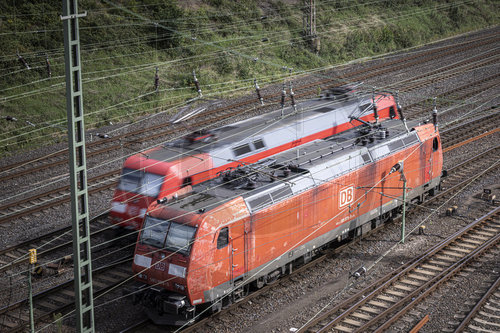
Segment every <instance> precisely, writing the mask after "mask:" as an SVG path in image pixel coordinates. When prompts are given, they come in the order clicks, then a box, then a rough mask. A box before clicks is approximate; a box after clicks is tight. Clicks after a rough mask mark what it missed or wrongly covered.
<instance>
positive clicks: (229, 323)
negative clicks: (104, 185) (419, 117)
mask: <svg viewBox="0 0 500 333" xmlns="http://www.w3.org/2000/svg"><path fill="white" fill-rule="evenodd" d="M492 31H498V28H492V29H491V30H489V31H485V32H477V33H473V34H471V35H466V36H460V37H457V38H454V39H447V40H445V41H441V42H439V43H436V44H431V45H427V46H425V47H423V48H422V49H434V48H437V47H440V46H444V45H450V44H457V43H461V42H463V41H466V40H469V39H471V38H472V37H474V36H478V35H481V34H484V33H491V32H492ZM491 47H492V46H491V45H490V46H482V47H478V48H476V49H474V50H468V51H465V52H462V53H460V54H455V55H449V56H446V57H443V58H439V60H438V61H433V62H429V63H425V64H422V65H419V66H414V67H408V68H402V69H401V70H400V71H398V72H391V73H390V74H384V75H379V76H377V77H375V78H372V79H369V80H367V81H365V82H364V86H366V87H369V86H376V87H377V88H387V89H401V90H403V88H404V87H405V86H408V85H411V84H412V83H414V82H413V81H412V78H414V77H417V76H420V75H421V74H423V73H428V72H430V71H433V70H436V69H439V68H441V67H443V66H445V65H449V64H452V63H455V62H458V61H460V60H463V59H468V58H470V57H473V56H477V55H478V54H480V53H482V52H485V51H488V50H489V49H491ZM419 50H420V49H417V50H413V51H412V52H418V51H419ZM405 54H406V53H401V54H394V55H390V56H387V57H384V58H382V59H377V60H372V61H361V62H359V63H354V64H350V65H347V66H340V67H338V68H336V69H335V73H336V74H337V75H342V74H346V73H349V72H352V71H354V70H360V69H363V68H370V67H371V66H374V65H376V64H378V63H380V62H386V61H390V60H393V59H396V58H398V57H404V56H405ZM497 72H498V64H496V65H489V66H488V67H487V68H479V69H474V70H469V71H467V72H465V73H462V74H458V75H454V76H451V77H450V78H448V79H446V80H444V81H439V80H436V81H437V82H436V84H433V85H430V86H427V87H422V88H419V89H416V90H411V91H409V92H407V93H403V92H402V93H401V95H400V96H401V104H402V105H403V107H404V106H405V105H409V104H411V103H414V102H416V101H420V100H422V99H430V98H432V97H433V96H436V95H439V94H441V93H443V92H445V91H449V90H450V89H453V88H455V87H459V86H463V85H465V84H467V83H472V82H476V81H478V80H480V79H481V78H484V77H489V76H491V75H492V73H497ZM443 75H444V74H443ZM437 77H440V75H438V76H437ZM304 80H309V81H313V80H316V78H307V79H304ZM301 83H302V81H301ZM296 84H298V82H297V83H296ZM280 89H281V85H275V86H271V87H266V88H265V89H263V90H264V91H263V94H267V93H269V92H278V91H279V90H280ZM252 93H253V91H252ZM250 96H253V95H252V94H250ZM497 97H498V89H490V90H488V91H485V92H483V93H481V94H479V95H477V96H474V97H472V98H469V99H468V100H467V101H465V102H466V104H467V105H465V106H461V107H456V108H452V109H448V108H445V109H444V110H441V109H439V111H440V113H441V112H442V115H441V116H440V117H441V118H440V121H441V122H442V125H443V127H444V125H445V124H446V123H447V122H450V121H454V120H457V119H460V117H464V115H470V114H476V115H477V114H479V113H478V112H484V110H487V109H488V108H491V107H492V106H496V105H495V103H496V102H498V101H492V100H493V99H494V98H497ZM244 98H246V97H245V96H242V97H240V98H237V99H236V101H237V100H240V99H244ZM450 98H451V97H450ZM234 102H235V100H232V101H220V103H222V104H229V103H231V104H232V103H234ZM447 102H450V101H447ZM451 102H453V104H454V105H457V104H458V103H459V102H464V101H459V100H452V101H451ZM482 104H484V106H482V107H481V108H480V109H478V111H474V108H476V107H479V106H481V105H482ZM268 107H269V108H274V107H275V106H268ZM431 110H432V107H431V106H429V117H430V112H431ZM490 110H491V109H490ZM263 111H265V110H263ZM256 113H257V111H251V112H248V114H247V115H245V117H249V116H253V115H255V114H256ZM406 116H407V117H408V118H410V119H411V110H409V113H407V114H406ZM168 117H169V115H167V114H158V115H156V116H154V117H150V118H147V119H144V120H142V121H136V122H133V123H129V124H116V125H113V126H110V127H109V128H106V129H99V132H106V133H113V134H114V135H116V134H118V133H122V132H123V131H130V130H134V129H137V128H140V127H147V126H149V125H152V124H157V123H159V122H162V121H166V120H167V119H168ZM239 119H241V117H240V118H238V119H235V120H239ZM123 125H127V126H126V127H125V128H123V129H120V128H121V127H122V126H123ZM91 132H92V134H93V136H92V137H93V140H102V139H96V138H95V133H96V132H98V131H95V130H93V131H91ZM499 136H500V133H496V134H494V135H490V136H487V137H485V138H483V139H481V140H478V141H475V142H474V143H472V144H470V145H467V146H464V147H461V148H458V149H456V150H453V151H452V152H450V153H448V154H445V167H449V166H452V165H455V164H457V163H460V162H461V161H463V160H465V159H467V158H468V157H469V156H470V155H471V154H472V153H473V152H477V151H479V150H483V149H485V148H486V147H489V146H493V145H496V144H497V143H498V142H499ZM168 139H170V138H165V140H168ZM87 141H90V133H89V134H88V138H87ZM143 146H144V147H140V148H146V146H148V145H147V144H146V145H143ZM63 148H65V146H64V145H55V146H51V147H41V148H40V149H37V150H36V151H30V152H24V153H20V154H19V155H16V156H11V157H9V158H6V159H2V160H0V166H1V165H7V164H10V163H13V162H15V161H22V160H25V159H27V158H32V157H33V156H40V157H42V156H45V155H47V154H49V153H51V152H54V151H57V150H60V149H63ZM128 153H129V152H126V151H125V149H124V150H122V151H115V152H113V153H110V154H109V155H108V156H101V157H99V158H97V159H91V160H89V161H88V165H89V168H91V169H89V178H90V177H92V176H94V175H96V174H98V173H99V174H100V173H104V172H107V171H110V170H113V169H116V168H119V167H120V165H121V164H122V162H123V160H124V158H125V157H126V156H127V154H128ZM59 179H61V181H60V182H59V183H55V184H56V185H54V184H52V185H50V186H47V187H46V188H42V186H43V185H45V184H47V183H48V182H49V180H52V181H56V180H59ZM498 180H499V179H498V176H497V175H493V176H491V175H490V176H488V177H485V178H483V179H481V181H480V182H478V183H477V184H474V185H473V186H471V188H469V189H467V190H466V191H463V192H462V193H461V194H460V195H458V196H457V197H456V198H455V199H454V200H453V202H450V205H451V204H458V205H459V207H460V212H461V213H464V215H466V216H467V218H466V219H465V220H470V219H471V218H474V217H476V216H475V215H474V214H479V215H480V214H481V213H480V212H475V210H476V208H477V209H479V208H480V207H474V205H472V206H464V203H467V202H468V200H471V199H470V198H471V196H472V195H473V194H476V193H478V192H481V191H482V189H483V188H484V187H491V186H492V185H493V184H496V186H498V184H500V183H499V181H498ZM65 181H67V168H58V169H54V170H50V171H48V172H46V173H44V174H43V175H38V176H29V177H25V178H22V179H16V180H12V181H7V182H5V183H3V184H0V200H2V202H3V201H5V202H7V201H8V200H17V199H16V197H13V195H18V194H20V193H22V192H25V191H32V190H34V189H38V191H41V192H43V191H44V190H46V189H48V188H51V187H55V186H58V185H57V184H62V183H63V182H65ZM59 186H60V185H59ZM13 189H15V190H13ZM30 193H33V192H30ZM111 196H112V191H107V192H103V193H100V194H97V195H93V196H91V198H90V201H89V207H90V210H91V215H97V214H98V213H100V212H103V211H105V210H107V209H109V205H110V204H109V203H110V200H111ZM8 198H11V199H8ZM18 198H21V197H20V196H19V197H18ZM466 207H471V208H470V209H467V208H466ZM483 208H484V207H483ZM464 210H465V211H464ZM69 216H70V207H69V204H67V205H63V206H61V207H58V208H57V209H50V210H47V211H45V212H43V213H42V214H40V215H39V216H34V217H29V218H27V219H20V220H19V221H17V222H15V223H13V224H9V225H8V226H7V227H5V226H2V225H0V230H1V232H0V248H4V247H7V246H9V245H13V244H15V243H18V242H20V241H22V240H26V239H29V238H30V237H32V236H33V235H35V234H43V233H46V232H48V231H51V230H53V229H54V228H60V227H62V226H65V225H69V224H70V218H69ZM424 217H425V216H412V217H411V222H410V223H414V224H416V223H418V222H419V221H421V220H422V218H424ZM465 223H466V222H465V221H464V220H462V219H457V218H449V217H444V216H441V215H439V216H438V217H433V218H432V219H431V220H430V222H429V223H428V224H427V228H428V229H427V234H426V235H425V236H411V237H410V238H409V239H408V241H407V242H406V243H405V244H404V245H400V246H398V247H396V248H395V250H394V251H392V252H391V253H390V254H389V255H388V256H387V257H385V258H384V259H383V260H382V261H381V262H380V264H378V265H376V266H375V268H374V269H373V270H372V271H370V274H368V275H367V276H366V277H364V278H362V279H360V280H359V281H358V282H357V283H358V284H359V286H358V285H355V286H351V287H347V288H346V284H347V283H348V282H350V280H348V273H349V272H350V271H353V270H354V269H357V268H358V267H360V266H361V265H364V266H365V267H367V266H369V265H370V263H372V262H373V261H374V260H376V259H377V258H378V256H379V255H380V253H383V251H385V249H387V248H389V247H391V246H393V245H394V244H395V242H396V241H397V239H398V237H399V226H397V225H388V226H387V227H385V228H384V229H383V230H380V231H379V232H375V233H374V234H372V235H370V236H369V237H368V238H367V239H364V240H363V241H361V242H355V243H353V244H352V245H351V246H350V247H349V248H347V249H345V250H343V251H342V252H340V253H338V254H336V255H335V256H333V257H331V258H329V259H328V260H327V261H326V262H325V263H323V264H321V265H320V266H318V267H316V268H314V269H312V270H311V271H310V272H308V273H307V274H304V276H303V277H301V278H300V279H296V281H293V282H289V283H287V285H286V286H280V285H278V286H277V287H276V288H274V289H273V291H272V292H271V293H270V294H269V295H266V296H264V297H260V298H258V299H257V300H256V301H255V302H254V301H252V302H251V304H250V302H245V301H244V302H243V306H242V308H241V309H239V308H238V309H236V310H234V311H233V310H232V313H231V314H230V316H228V317H227V318H226V319H224V318H221V319H220V320H219V321H220V322H216V323H214V324H213V325H214V326H213V327H212V329H211V330H213V331H218V332H236V331H247V332H262V331H266V332H273V331H276V332H278V331H280V332H284V331H289V329H290V328H292V327H300V326H301V325H302V324H303V323H305V322H306V321H307V319H309V318H311V317H312V316H313V315H314V314H315V313H317V312H318V311H319V310H320V309H321V308H322V307H323V306H324V305H325V304H327V303H329V302H338V301H340V300H341V299H344V298H346V297H347V296H348V295H349V294H350V293H352V292H354V291H355V290H356V288H361V287H362V286H363V285H366V284H368V283H369V282H370V281H374V280H376V279H377V278H379V277H381V276H382V275H383V274H386V273H387V272H389V271H390V270H392V269H394V268H395V267H397V266H398V265H400V264H401V263H402V262H405V261H407V260H410V259H411V258H413V257H414V256H415V255H416V253H417V252H418V251H422V250H423V249H425V248H426V247H429V246H431V245H432V244H435V242H437V241H439V240H440V239H442V238H443V237H445V236H446V235H447V234H449V233H451V232H453V231H455V230H457V229H458V228H460V227H461V226H463V225H464V224H465ZM497 267H498V266H497ZM71 274H72V272H68V273H67V274H65V275H64V276H63V277H64V278H67V277H69V276H71ZM472 275H473V274H472ZM61 280H62V277H59V278H56V277H54V278H50V279H44V280H43V282H41V281H39V282H36V284H35V287H36V288H38V289H43V288H47V287H50V286H51V285H53V284H54V283H56V282H57V281H61ZM476 280H480V279H476ZM19 283H20V282H19ZM478 283H480V281H478ZM4 286H5V285H4ZM467 286H468V288H467V289H470V288H472V289H473V288H474V287H473V286H472V285H471V286H469V285H467ZM20 287H24V285H21V286H20ZM344 289H345V290H344ZM454 290H455V289H454V288H449V291H452V292H454ZM456 291H457V293H453V295H455V294H456V295H459V294H460V292H459V289H456ZM442 293H444V292H442ZM453 295H449V296H450V299H453V297H452V296H453ZM460 295H462V294H460ZM16 296H17V297H19V296H20V295H18V294H17V295H14V296H11V297H9V299H6V298H3V297H2V298H0V302H1V303H2V304H3V303H5V304H7V302H8V301H12V299H15V298H16ZM120 296H121V291H115V292H113V293H111V294H109V295H107V296H105V297H103V298H102V299H100V300H99V301H98V302H96V304H98V303H99V302H101V301H103V302H110V303H108V304H107V305H106V306H102V307H99V308H98V310H96V325H97V328H98V330H97V331H99V332H112V331H116V330H117V329H119V328H121V327H124V326H126V325H127V324H130V323H132V322H135V321H137V320H138V318H141V317H142V312H141V309H140V307H138V306H132V305H131V303H130V302H129V301H128V300H124V299H122V298H121V297H120ZM429 299H433V298H432V297H431V298H429ZM438 299H439V298H438ZM444 303H445V304H443V305H437V304H438V302H434V303H432V302H431V303H430V304H432V305H435V308H434V309H433V312H432V314H433V315H432V317H431V318H440V319H439V320H436V321H435V320H434V319H431V322H430V323H429V324H428V325H429V326H428V327H432V328H433V329H434V328H437V329H444V328H445V324H446V322H447V321H450V320H451V319H450V318H451V317H452V316H453V314H454V313H456V312H453V311H458V310H456V309H458V308H460V306H461V305H462V304H463V299H461V300H460V301H458V302H456V303H457V304H456V306H451V304H447V303H446V302H444ZM441 313H442V314H443V315H442V316H440V314H441ZM117 314H119V315H117ZM450 316H451V317H450ZM445 318H447V319H445ZM431 325H433V326H431ZM426 327H427V326H426ZM426 331H427V332H431V331H433V330H432V329H429V330H427V328H426Z"/></svg>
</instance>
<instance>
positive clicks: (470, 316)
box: [455, 276, 500, 333]
mask: <svg viewBox="0 0 500 333" xmlns="http://www.w3.org/2000/svg"><path fill="white" fill-rule="evenodd" d="M499 287H500V276H499V277H498V278H497V279H496V281H495V282H493V284H492V285H491V286H490V287H489V288H488V290H487V291H486V293H484V295H483V296H482V297H481V299H480V300H479V301H478V302H477V303H476V305H474V307H473V308H472V309H471V310H470V312H469V313H468V314H467V316H465V318H464V319H463V320H462V322H461V323H460V324H459V325H458V327H457V328H456V329H455V333H459V332H463V331H464V330H465V328H466V327H467V325H468V324H469V323H470V322H471V321H472V319H473V318H474V317H475V316H476V314H477V313H478V312H479V310H480V309H481V307H482V306H483V305H484V304H485V303H486V302H487V301H488V299H489V298H490V296H491V295H492V294H493V293H495V292H496V291H497V290H498V288H499Z"/></svg>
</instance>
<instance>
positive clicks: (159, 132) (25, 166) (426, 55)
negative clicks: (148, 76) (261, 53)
mask: <svg viewBox="0 0 500 333" xmlns="http://www.w3.org/2000/svg"><path fill="white" fill-rule="evenodd" d="M498 40H500V38H499V37H498V36H497V35H496V34H489V35H486V36H482V37H480V38H477V39H474V40H471V41H468V42H466V43H463V44H460V45H448V46H445V47H442V48H439V49H436V50H430V51H426V52H421V53H417V54H412V55H410V56H407V57H404V58H401V59H396V60H392V61H389V62H384V63H381V64H379V65H377V66H373V67H371V68H370V69H362V70H358V71H353V72H350V73H349V74H347V75H345V76H344V77H343V78H344V79H345V80H347V81H349V82H352V81H363V80H367V79H369V78H372V77H376V76H377V75H385V74H388V73H390V72H394V71H398V70H401V69H404V68H408V67H413V66H418V65H421V64H422V63H424V62H430V61H433V60H435V59H438V58H440V57H444V56H449V55H453V54H457V53H460V52H464V51H466V50H470V49H474V48H477V47H480V46H484V45H489V44H491V45H495V43H497V42H498ZM333 82H334V80H331V79H326V80H321V81H317V82H313V83H308V84H306V85H297V86H296V87H295V90H296V93H297V95H296V96H297V98H299V97H301V96H302V97H307V96H313V95H315V94H316V93H317V89H316V87H317V86H323V87H324V88H328V87H332V86H336V85H338V84H336V83H333ZM279 98H280V95H279V93H274V94H268V95H266V96H264V99H265V100H266V103H267V104H268V105H270V104H272V103H277V102H278V100H279ZM256 105H257V101H256V99H255V98H248V99H246V100H245V101H242V102H239V103H236V104H232V105H229V106H226V107H219V108H217V107H216V108H214V109H212V110H209V111H207V112H205V113H202V114H199V115H197V116H195V117H194V118H193V122H196V124H197V125H198V126H206V125H209V124H211V123H212V122H214V121H216V120H219V117H218V116H216V115H221V114H225V113H227V112H228V111H230V112H231V116H234V114H237V113H240V114H241V113H243V112H244V111H245V110H247V108H248V107H253V106H256ZM256 107H257V108H262V107H260V106H256ZM266 107H267V106H266ZM238 110H239V111H238ZM228 117H229V116H225V117H221V118H220V120H222V119H225V118H228ZM206 118H208V119H206ZM202 119H205V120H208V121H202ZM165 128H167V129H166V130H165ZM183 130H184V128H183V127H182V126H171V125H170V124H168V123H162V124H157V125H155V126H151V127H148V128H145V129H144V128H143V129H139V130H135V131H132V132H129V133H127V134H122V135H116V136H113V137H111V138H108V139H105V140H98V141H94V142H90V143H87V160H88V161H89V162H90V158H91V157H95V156H99V155H102V154H106V153H108V152H110V151H114V150H118V149H121V148H122V147H123V146H127V145H136V144H142V143H144V142H147V141H153V140H155V139H157V138H164V137H166V136H168V135H172V134H174V133H177V132H179V131H183ZM144 133H154V134H152V135H145V134H144ZM66 164H67V150H66V149H64V150H61V151H58V152H55V153H53V154H50V155H48V156H45V157H40V158H35V159H32V160H26V161H22V162H17V163H13V164H10V165H6V166H3V167H1V168H0V181H5V180H8V179H13V178H18V177H21V176H25V175H27V174H31V173H38V172H41V171H45V170H47V169H51V168H54V167H57V166H64V165H66Z"/></svg>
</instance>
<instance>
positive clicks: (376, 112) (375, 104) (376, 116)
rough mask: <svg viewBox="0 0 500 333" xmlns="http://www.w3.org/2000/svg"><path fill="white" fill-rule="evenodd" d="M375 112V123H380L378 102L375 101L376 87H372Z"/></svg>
mask: <svg viewBox="0 0 500 333" xmlns="http://www.w3.org/2000/svg"><path fill="white" fill-rule="evenodd" d="M372 103H373V114H374V116H375V124H378V110H377V102H376V101H375V89H372Z"/></svg>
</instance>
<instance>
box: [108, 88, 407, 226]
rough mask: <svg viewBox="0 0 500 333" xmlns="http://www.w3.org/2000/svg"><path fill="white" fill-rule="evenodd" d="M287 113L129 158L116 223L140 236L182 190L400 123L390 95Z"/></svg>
mask: <svg viewBox="0 0 500 333" xmlns="http://www.w3.org/2000/svg"><path fill="white" fill-rule="evenodd" d="M284 111H285V112H284V113H285V114H284V116H282V115H281V111H279V110H277V111H274V112H270V113H268V114H265V115H261V116H259V117H255V118H251V119H247V120H244V121H241V122H238V123H235V124H231V125H228V126H224V127H221V128H218V129H216V130H214V131H212V132H207V131H205V132H201V131H198V132H196V133H194V134H193V135H189V136H187V137H186V138H183V139H180V140H177V141H175V142H169V143H166V144H163V145H161V146H158V147H155V148H152V149H150V150H147V151H145V152H142V153H139V154H135V155H133V156H131V157H129V158H128V159H127V160H126V161H125V163H124V165H123V170H122V175H121V177H120V182H119V184H118V188H117V189H116V191H115V194H114V197H113V201H112V203H111V212H110V220H111V222H112V223H113V224H114V225H116V226H117V227H120V228H122V229H123V228H124V229H130V230H138V229H139V228H140V226H141V224H142V221H143V218H144V214H145V212H146V209H147V207H148V205H149V204H150V203H151V202H153V201H154V200H156V198H163V197H165V196H169V195H171V194H173V193H174V192H176V191H177V190H178V189H179V188H182V187H185V186H188V185H191V184H193V185H194V184H197V183H200V182H203V181H206V180H208V179H211V178H213V177H215V176H216V175H217V173H218V172H220V171H223V170H225V169H226V168H228V167H236V166H238V165H239V164H242V163H254V162H256V161H258V160H261V159H263V158H266V157H268V156H270V155H274V154H276V153H279V152H281V151H285V150H287V149H290V148H292V147H296V146H299V145H302V144H304V143H307V142H310V141H312V140H316V139H322V138H325V137H328V136H331V135H334V134H337V133H340V132H343V131H345V130H347V129H349V128H352V127H355V126H358V125H360V124H361V123H362V122H367V121H372V120H374V119H375V118H377V117H379V118H380V120H382V119H388V118H391V119H392V118H397V117H398V114H397V106H396V103H395V100H394V97H393V96H392V95H390V94H376V95H375V96H374V97H373V98H369V97H363V96H357V95H356V94H355V93H354V92H352V91H350V90H349V89H339V88H337V89H336V90H335V91H334V92H332V93H330V94H328V95H327V94H325V96H324V97H322V98H319V99H314V100H310V101H304V102H301V103H300V104H298V105H297V111H298V112H294V109H293V108H292V107H290V108H286V109H285V110H284ZM375 111H376V112H375Z"/></svg>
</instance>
